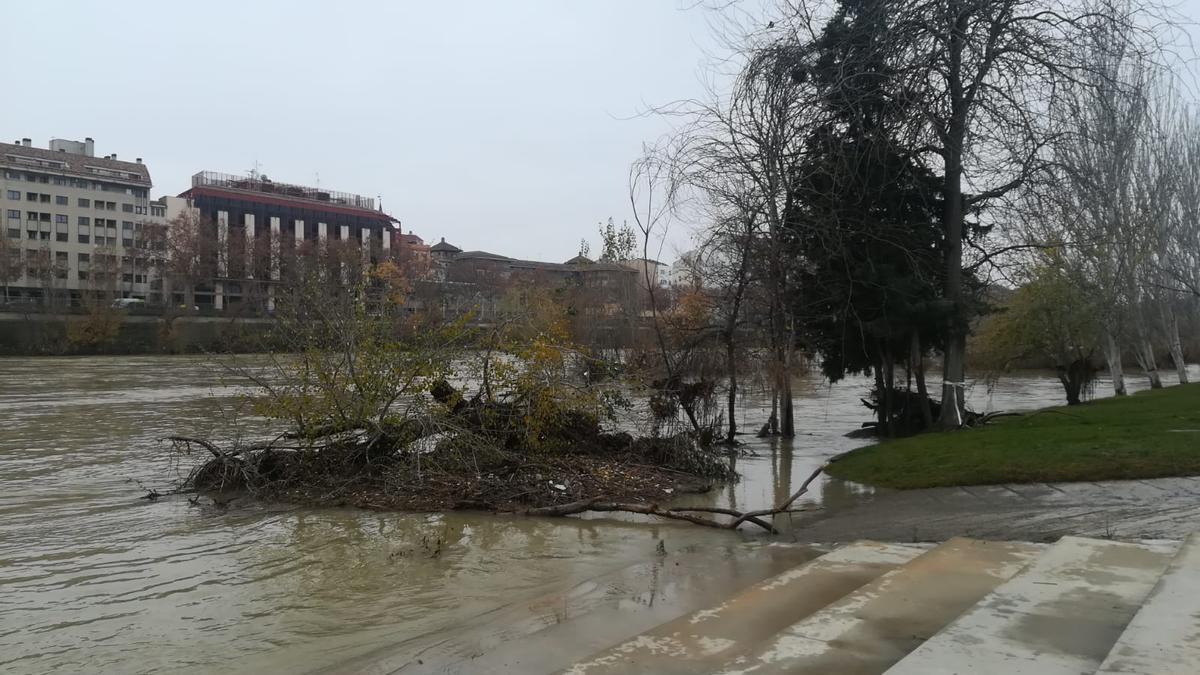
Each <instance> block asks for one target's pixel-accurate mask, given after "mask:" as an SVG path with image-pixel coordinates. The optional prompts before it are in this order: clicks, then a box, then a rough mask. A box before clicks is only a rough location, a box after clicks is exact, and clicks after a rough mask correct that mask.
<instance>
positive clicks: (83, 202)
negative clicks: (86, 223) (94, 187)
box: [79, 197, 92, 209]
mask: <svg viewBox="0 0 1200 675" xmlns="http://www.w3.org/2000/svg"><path fill="white" fill-rule="evenodd" d="M91 206H92V200H90V199H84V198H83V197H80V198H79V208H81V209H87V208H91Z"/></svg>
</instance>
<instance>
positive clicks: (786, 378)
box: [779, 344, 796, 438]
mask: <svg viewBox="0 0 1200 675" xmlns="http://www.w3.org/2000/svg"><path fill="white" fill-rule="evenodd" d="M783 349H784V353H783V364H784V367H783V372H782V373H781V374H780V378H779V415H780V424H779V433H780V435H782V436H783V437H784V438H792V437H793V436H795V435H796V418H795V414H794V412H793V410H792V364H791V361H792V348H791V345H790V344H788V345H785V346H784V348H783Z"/></svg>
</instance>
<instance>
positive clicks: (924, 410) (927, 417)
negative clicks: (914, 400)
mask: <svg viewBox="0 0 1200 675" xmlns="http://www.w3.org/2000/svg"><path fill="white" fill-rule="evenodd" d="M910 350H911V351H910V353H909V356H908V358H909V359H910V361H911V363H912V368H913V369H914V371H915V372H914V374H915V375H916V378H917V394H918V395H919V396H920V398H921V404H920V405H921V421H922V422H923V423H924V428H925V429H931V428H933V409H932V408H930V406H929V390H928V389H927V388H926V387H925V354H924V352H923V351H922V349H921V335H920V334H919V333H917V331H913V333H912V344H911V346H910Z"/></svg>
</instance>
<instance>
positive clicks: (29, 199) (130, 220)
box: [0, 138, 170, 304]
mask: <svg viewBox="0 0 1200 675" xmlns="http://www.w3.org/2000/svg"><path fill="white" fill-rule="evenodd" d="M94 149H95V142H94V141H93V140H92V139H91V138H88V139H86V140H84V141H70V140H65V139H51V140H50V143H49V147H48V148H37V147H34V146H33V142H32V141H31V140H30V139H28V138H24V139H19V140H17V141H16V142H14V143H0V216H2V217H3V219H2V221H0V222H2V223H3V227H4V231H3V235H4V236H3V241H2V242H0V244H2V248H3V251H0V282H2V283H3V284H4V286H5V288H4V293H5V296H6V298H7V299H13V298H17V299H22V300H26V301H30V300H35V301H38V302H42V303H46V304H51V303H62V304H78V303H80V302H81V301H84V300H86V299H87V298H89V297H112V296H116V297H137V298H143V299H154V298H155V297H156V296H159V297H160V296H161V294H162V283H163V281H162V277H161V274H160V266H159V265H157V264H156V259H157V258H158V257H159V256H160V255H161V254H162V253H163V251H164V249H165V243H164V237H165V224H166V222H167V219H168V214H167V210H168V208H170V205H169V204H168V203H167V202H166V201H165V200H160V201H151V200H150V189H151V187H152V183H151V180H150V172H149V170H148V169H147V167H146V165H145V164H143V163H142V160H141V158H138V159H137V160H136V161H133V162H126V161H121V160H118V159H117V156H116V155H115V154H113V155H107V156H105V157H96V156H95V153H94Z"/></svg>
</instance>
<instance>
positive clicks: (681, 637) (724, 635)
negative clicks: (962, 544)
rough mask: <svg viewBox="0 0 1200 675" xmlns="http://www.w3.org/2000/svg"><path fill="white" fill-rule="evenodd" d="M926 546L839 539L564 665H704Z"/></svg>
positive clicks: (662, 674)
mask: <svg viewBox="0 0 1200 675" xmlns="http://www.w3.org/2000/svg"><path fill="white" fill-rule="evenodd" d="M924 550H925V549H924V548H923V547H917V546H913V545H903V544H880V543H876V542H858V543H855V544H850V545H848V546H843V547H841V548H839V549H837V550H835V551H833V552H831V553H827V554H825V555H823V556H821V557H820V558H817V559H816V560H813V561H811V562H809V563H807V564H805V565H801V566H799V567H796V568H794V569H791V570H788V571H787V572H784V573H783V574H780V575H778V576H775V577H773V578H771V579H767V580H765V581H763V582H762V583H759V584H755V585H754V586H752V587H750V588H749V589H747V590H746V591H745V592H743V593H740V594H738V595H735V596H733V597H731V598H730V599H729V600H727V601H725V602H723V603H721V604H719V605H717V606H715V607H710V608H708V609H703V610H700V611H697V612H692V613H690V614H686V615H684V616H681V617H679V618H678V619H675V620H674V621H670V622H667V623H664V624H662V625H661V626H658V627H657V628H655V629H653V630H651V631H647V632H645V633H642V634H641V635H638V636H637V637H635V638H633V639H631V640H628V641H625V642H622V643H620V644H618V645H615V646H613V647H611V648H609V649H606V650H604V651H602V652H600V653H598V654H595V655H593V656H592V657H591V658H589V659H587V660H585V661H582V662H580V663H577V664H575V665H574V666H573V667H571V668H569V669H568V670H566V671H565V672H566V673H570V674H571V675H585V674H586V675H598V674H600V673H606V674H611V673H633V672H642V673H655V674H656V675H668V674H671V673H697V672H709V671H711V670H712V669H714V668H717V667H719V666H720V665H721V664H722V663H723V662H724V661H725V660H726V659H727V658H728V657H729V656H730V655H731V654H732V653H734V650H737V649H744V648H746V647H748V646H749V645H753V644H757V643H758V642H761V641H763V640H766V639H769V638H771V637H772V636H774V635H775V634H776V633H778V632H779V631H780V630H783V629H784V628H786V627H787V626H788V625H789V624H791V623H793V622H795V621H797V620H799V619H801V618H803V617H805V616H807V615H809V614H811V613H813V612H815V611H817V610H819V609H821V608H822V607H825V606H826V605H828V604H829V603H831V602H833V601H835V600H837V599H838V598H841V597H843V596H845V595H846V594H848V593H850V592H852V591H854V590H855V589H857V588H859V587H861V586H862V585H863V584H866V583H867V582H869V581H871V580H873V579H875V578H876V577H878V576H879V575H881V574H883V573H885V572H888V571H889V570H892V569H895V568H897V567H898V566H901V565H904V564H905V563H908V562H909V561H911V560H912V559H913V558H915V557H917V556H918V555H919V554H921V553H922V552H923V551H924Z"/></svg>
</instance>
